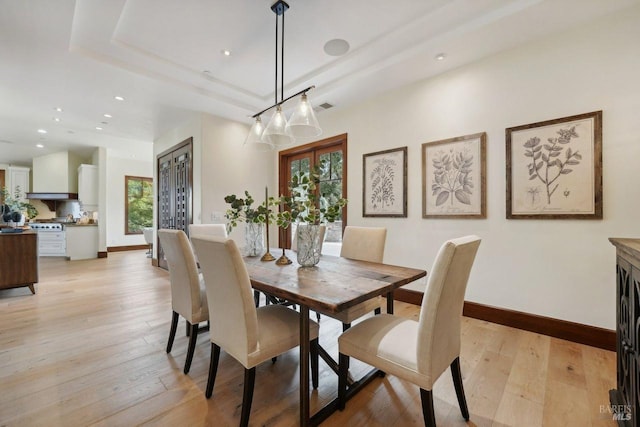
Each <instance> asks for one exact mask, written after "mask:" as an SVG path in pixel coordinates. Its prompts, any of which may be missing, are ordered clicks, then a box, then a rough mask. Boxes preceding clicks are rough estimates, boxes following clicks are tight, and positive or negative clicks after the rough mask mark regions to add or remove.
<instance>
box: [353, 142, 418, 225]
mask: <svg viewBox="0 0 640 427" xmlns="http://www.w3.org/2000/svg"><path fill="white" fill-rule="evenodd" d="M362 185H363V189H362V190H363V191H362V216H368V217H391V218H393V217H398V218H406V217H407V147H400V148H394V149H392V150H385V151H378V152H375V153H369V154H364V155H363V156H362Z"/></svg>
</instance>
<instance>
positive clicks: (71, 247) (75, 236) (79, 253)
mask: <svg viewBox="0 0 640 427" xmlns="http://www.w3.org/2000/svg"><path fill="white" fill-rule="evenodd" d="M65 233H66V236H67V252H66V255H67V259H69V260H71V261H75V260H78V259H91V258H97V257H98V226H97V225H71V224H69V225H65Z"/></svg>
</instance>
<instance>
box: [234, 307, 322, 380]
mask: <svg viewBox="0 0 640 427" xmlns="http://www.w3.org/2000/svg"><path fill="white" fill-rule="evenodd" d="M256 311H257V315H258V331H257V332H258V343H257V347H256V349H255V350H254V351H253V352H251V353H248V354H239V353H237V354H233V353H231V352H230V351H229V352H230V354H231V355H232V356H233V357H234V358H236V359H237V360H238V361H239V362H240V363H242V364H243V365H244V366H245V367H246V368H252V367H254V366H256V365H258V364H260V363H262V362H264V361H265V360H269V359H271V358H273V357H276V356H278V355H280V354H282V353H283V352H285V351H287V350H289V349H292V348H295V347H297V346H298V343H299V342H300V326H299V325H300V313H298V312H297V311H295V310H292V309H290V308H288V307H285V306H282V305H267V306H263V307H259V308H258V309H257V310H256ZM318 331H319V327H318V324H317V323H316V322H314V321H312V320H309V340H314V339H316V338H318Z"/></svg>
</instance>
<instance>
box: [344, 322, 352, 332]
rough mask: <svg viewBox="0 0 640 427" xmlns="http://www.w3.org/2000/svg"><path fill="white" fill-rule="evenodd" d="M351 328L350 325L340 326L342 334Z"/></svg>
mask: <svg viewBox="0 0 640 427" xmlns="http://www.w3.org/2000/svg"><path fill="white" fill-rule="evenodd" d="M350 327H351V323H343V324H342V332H346V331H347V329H349V328H350Z"/></svg>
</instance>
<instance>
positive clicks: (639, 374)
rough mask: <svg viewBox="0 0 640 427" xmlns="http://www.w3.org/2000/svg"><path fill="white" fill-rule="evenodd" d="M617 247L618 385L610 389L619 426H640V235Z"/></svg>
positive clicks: (616, 241) (617, 243)
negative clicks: (638, 237)
mask: <svg viewBox="0 0 640 427" xmlns="http://www.w3.org/2000/svg"><path fill="white" fill-rule="evenodd" d="M609 241H610V242H611V243H612V244H613V245H614V246H615V247H616V353H617V357H616V359H617V372H618V375H617V382H616V388H615V389H613V390H611V391H610V392H609V397H610V399H611V409H612V415H613V419H614V420H617V421H618V425H619V426H625V427H626V426H640V419H638V417H639V416H640V239H617V238H610V239H609Z"/></svg>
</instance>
